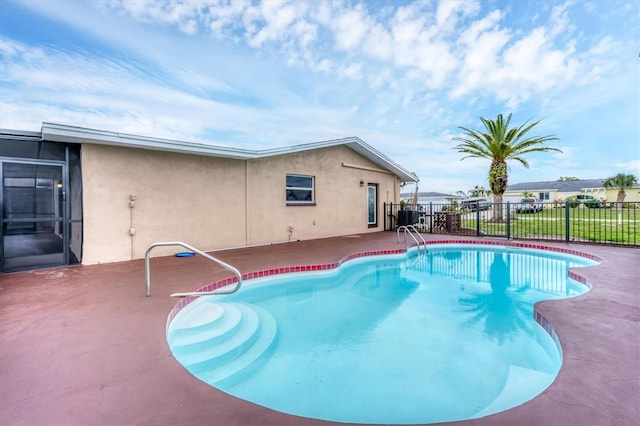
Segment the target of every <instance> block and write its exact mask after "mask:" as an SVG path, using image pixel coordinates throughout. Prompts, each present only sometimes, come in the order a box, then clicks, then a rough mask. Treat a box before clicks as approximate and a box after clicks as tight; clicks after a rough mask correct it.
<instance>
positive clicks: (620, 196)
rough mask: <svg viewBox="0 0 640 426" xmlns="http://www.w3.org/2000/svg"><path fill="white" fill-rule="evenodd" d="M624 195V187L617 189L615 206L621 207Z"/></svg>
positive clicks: (625, 194)
mask: <svg viewBox="0 0 640 426" xmlns="http://www.w3.org/2000/svg"><path fill="white" fill-rule="evenodd" d="M626 196H627V193H626V192H625V191H624V189H620V190H619V191H618V196H617V198H616V208H619V209H621V208H622V207H623V201H624V199H625V197H626Z"/></svg>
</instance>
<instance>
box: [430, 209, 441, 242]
mask: <svg viewBox="0 0 640 426" xmlns="http://www.w3.org/2000/svg"><path fill="white" fill-rule="evenodd" d="M441 208H442V207H441ZM429 233H430V234H433V201H429Z"/></svg>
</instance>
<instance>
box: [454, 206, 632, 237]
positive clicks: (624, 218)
mask: <svg viewBox="0 0 640 426" xmlns="http://www.w3.org/2000/svg"><path fill="white" fill-rule="evenodd" d="M568 214H569V217H568V223H569V237H570V239H571V240H585V241H594V242H611V243H621V244H632V245H637V244H640V226H639V225H640V210H638V209H619V210H617V209H589V208H570V209H569V211H568ZM462 226H463V227H465V228H470V229H477V223H476V220H475V218H468V217H467V218H466V219H463V221H462ZM566 229H567V212H566V211H565V209H564V208H557V209H556V208H546V209H544V210H543V211H541V212H538V213H518V214H516V215H515V217H512V218H511V222H510V236H511V237H512V238H532V237H538V238H549V239H558V240H564V239H565V238H566V232H567V231H566ZM480 231H481V232H483V233H484V234H488V235H506V233H507V225H506V223H505V224H497V223H492V222H490V221H488V220H481V223H480Z"/></svg>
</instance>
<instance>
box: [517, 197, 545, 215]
mask: <svg viewBox="0 0 640 426" xmlns="http://www.w3.org/2000/svg"><path fill="white" fill-rule="evenodd" d="M541 211H542V203H541V202H540V201H538V200H536V199H535V198H523V199H522V200H520V202H519V203H518V204H517V205H516V212H518V213H529V212H531V213H536V212H541Z"/></svg>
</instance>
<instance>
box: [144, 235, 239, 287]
mask: <svg viewBox="0 0 640 426" xmlns="http://www.w3.org/2000/svg"><path fill="white" fill-rule="evenodd" d="M159 246H181V247H184V248H186V249H188V250H191V251H192V252H194V253H198V254H199V255H200V256H203V257H205V258H207V259H209V260H210V261H212V262H214V263H217V264H218V265H220V266H222V267H223V268H225V269H227V270H229V271H231V272H233V273H234V274H235V276H236V277H238V281H237V283H236V286H235V287H233V288H232V289H231V290H226V291H215V290H214V291H193V292H187V293H173V294H172V295H171V297H187V296H210V295H212V294H231V293H235V292H236V291H238V290H239V289H240V287H241V286H242V274H241V273H240V271H238V270H237V269H236V268H234V267H233V266H231V265H229V264H227V263H224V262H223V261H222V260H220V259H216V258H215V257H213V256H210V255H208V254H207V253H205V252H203V251H202V250H198V249H197V248H195V247H193V246H190V245H189V244H187V243H183V242H182V241H162V242H157V243H153V244H151V245H150V246H149V248H148V249H147V252H146V253H145V255H144V275H145V284H146V295H147V297H149V296H150V295H151V269H150V268H149V258H150V255H151V250H152V249H153V248H154V247H159Z"/></svg>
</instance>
